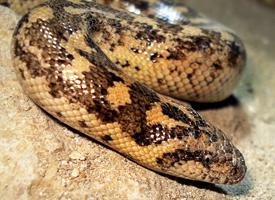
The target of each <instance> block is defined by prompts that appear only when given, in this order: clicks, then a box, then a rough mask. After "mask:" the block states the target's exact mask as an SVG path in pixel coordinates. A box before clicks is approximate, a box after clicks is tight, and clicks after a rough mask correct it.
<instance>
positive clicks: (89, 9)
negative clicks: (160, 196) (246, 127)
mask: <svg viewBox="0 0 275 200" xmlns="http://www.w3.org/2000/svg"><path fill="white" fill-rule="evenodd" d="M22 2H24V3H23V4H22ZM34 2H35V1H34ZM34 2H32V1H8V2H5V3H3V1H2V4H6V5H9V6H10V7H15V8H16V6H17V7H20V6H23V7H24V8H25V9H28V8H29V7H30V6H33V5H35V4H34ZM39 3H42V4H40V5H38V6H36V7H35V8H34V9H32V10H31V11H30V12H27V14H25V15H24V16H23V17H22V19H21V20H20V22H19V23H18V25H17V28H16V30H15V32H14V36H13V45H12V57H13V61H14V67H15V68H16V71H17V72H18V73H17V74H18V78H19V79H20V83H21V84H22V87H23V88H24V90H25V92H26V93H27V94H28V96H29V97H30V98H31V99H32V100H33V101H34V102H35V103H36V104H37V105H39V106H40V107H41V108H43V109H44V110H45V111H46V112H48V113H50V114H51V115H52V116H54V117H55V118H57V119H59V120H60V121H62V122H64V123H65V124H67V125H69V126H71V127H73V128H75V129H77V130H79V131H81V132H83V133H85V134H86V135H88V136H90V137H92V138H94V139H96V140H97V141H100V142H101V143H103V144H105V145H107V146H109V147H111V148H112V149H114V150H115V151H117V152H119V153H121V154H122V155H124V156H126V157H127V158H129V159H131V160H133V161H135V162H136V163H138V164H140V165H142V166H144V167H146V168H149V169H152V170H154V171H157V172H161V173H165V174H169V175H173V176H177V177H183V178H187V179H193V180H199V181H204V182H211V183H218V184H235V183H238V182H240V181H241V180H242V179H243V177H244V175H245V173H246V165H245V161H244V158H243V156H242V154H241V153H240V151H239V150H238V149H237V148H236V147H235V146H234V145H233V144H232V142H231V141H230V140H229V139H228V138H227V137H226V135H225V134H224V133H223V132H222V131H221V130H220V129H218V128H216V127H214V126H213V125H211V124H210V123H209V122H207V121H206V120H205V119H203V118H202V117H201V116H200V115H199V114H198V113H197V112H196V111H195V110H193V109H192V107H190V106H189V105H188V104H186V103H183V102H181V101H179V100H175V99H181V100H187V101H196V102H216V101H221V100H223V99H225V98H226V97H228V96H229V95H230V94H231V93H232V90H233V89H234V87H235V86H236V84H237V82H238V80H239V79H240V75H241V73H242V71H243V68H244V65H245V49H244V46H243V44H242V42H241V41H240V39H239V38H238V37H237V36H236V35H235V34H234V33H233V32H232V31H231V30H230V29H228V28H226V27H224V26H222V25H220V24H218V23H216V22H214V21H212V20H209V19H208V18H206V17H204V16H202V15H201V14H198V13H197V12H196V11H194V10H192V9H191V8H189V7H187V6H185V5H183V4H182V3H178V2H170V1H168V0H157V1H156V0H151V1H143V0H138V1H133V0H121V1H119V0H102V1H96V2H94V1H86V0H51V1H47V2H44V1H41V2H39ZM160 93H161V94H160ZM168 96H170V97H168ZM172 97H174V98H175V99H174V98H172Z"/></svg>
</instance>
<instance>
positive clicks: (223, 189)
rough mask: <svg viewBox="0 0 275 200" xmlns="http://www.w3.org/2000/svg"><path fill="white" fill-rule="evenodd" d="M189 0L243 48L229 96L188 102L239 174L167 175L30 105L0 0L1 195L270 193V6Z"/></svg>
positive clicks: (273, 41)
mask: <svg viewBox="0 0 275 200" xmlns="http://www.w3.org/2000/svg"><path fill="white" fill-rule="evenodd" d="M188 2H190V4H192V5H193V7H196V8H197V9H199V10H201V11H203V12H204V13H205V14H207V15H209V16H211V17H212V18H216V19H218V20H219V21H221V22H223V23H224V24H226V25H228V26H230V27H231V28H233V29H234V30H236V31H237V32H238V34H239V35H240V36H241V37H242V38H243V40H244V42H245V44H246V47H247V50H248V65H247V69H246V72H245V75H244V78H243V79H242V82H241V84H240V86H239V87H238V89H237V90H236V92H235V97H231V98H229V99H228V100H226V101H225V102H223V103H219V104H212V105H194V107H195V108H196V109H199V110H201V112H202V114H203V115H205V116H206V117H207V118H208V119H209V120H210V121H211V122H212V123H214V124H216V125H217V126H219V127H220V128H222V129H223V130H225V131H226V132H228V133H229V134H230V135H231V137H232V139H233V140H234V142H235V144H236V146H238V148H239V149H240V150H241V151H242V152H243V154H244V156H245V159H246V163H247V166H248V172H247V176H246V177H245V179H244V181H243V182H242V183H241V184H239V185H235V186H215V185H211V184H206V183H199V182H193V181H187V180H183V179H177V178H173V177H166V176H163V175H160V174H157V173H155V172H152V171H149V170H147V169H145V168H143V167H141V166H139V165H137V164H135V163H133V162H131V161H129V160H127V159H125V158H124V157H122V156H120V155H119V154H117V153H115V152H113V151H111V150H109V149H108V148H106V147H104V146H102V145H100V144H98V143H97V142H95V141H93V140H90V139H88V138H87V137H85V136H84V135H83V134H81V133H78V132H76V131H74V130H72V129H70V128H68V127H66V126H64V125H63V124H61V123H58V122H57V121H56V120H54V119H53V118H51V117H50V116H49V115H47V114H46V113H45V112H43V111H42V110H41V109H39V108H38V107H37V106H35V105H34V104H33V103H32V102H31V101H30V100H29V99H28V97H27V96H26V95H25V94H24V93H23V90H22V89H21V87H20V85H19V83H18V82H17V80H16V76H15V73H14V70H13V68H12V64H11V60H10V42H11V36H12V31H13V29H14V27H15V24H16V22H17V20H18V17H16V16H15V14H14V13H13V12H12V11H10V10H9V9H7V8H4V7H0V44H1V45H0V93H1V95H0V152H1V154H0V177H1V178H0V196H1V199H210V200H211V199H272V198H274V196H275V153H274V152H275V139H274V132H275V112H274V105H275V104H274V103H275V100H274V99H275V90H274V85H275V78H274V72H275V59H274V55H275V38H274V35H275V27H274V21H275V13H274V10H272V9H269V8H268V7H262V6H261V4H258V3H257V1H251V0H232V1H227V0H205V1H201V0H193V1H192V2H191V1H188ZM223 8H226V10H224V9H223ZM247 8H249V9H247Z"/></svg>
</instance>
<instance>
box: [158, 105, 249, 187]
mask: <svg viewBox="0 0 275 200" xmlns="http://www.w3.org/2000/svg"><path fill="white" fill-rule="evenodd" d="M178 108H180V107H178ZM178 108H176V107H173V106H170V107H169V108H166V109H164V110H163V113H164V114H167V115H169V117H170V118H173V119H174V120H177V121H182V122H183V121H184V122H185V124H186V125H188V126H189V127H188V128H187V127H186V126H177V127H175V128H172V129H170V130H169V131H170V133H169V134H171V135H173V136H176V137H177V139H176V140H173V141H170V142H168V145H167V146H173V148H171V150H169V151H167V152H165V153H163V154H162V156H161V157H159V158H157V160H156V161H157V163H158V166H159V167H160V168H161V171H166V172H167V173H168V174H170V175H173V176H178V177H183V178H187V179H193V180H199V181H204V182H210V183H217V184H236V183H238V182H240V181H241V180H242V179H243V178H244V176H245V173H246V165H245V161H244V157H243V156H242V154H241V153H240V151H239V150H238V149H237V148H236V147H235V146H234V145H233V144H232V142H231V141H230V140H229V139H228V138H227V137H226V135H225V134H224V133H223V132H222V131H221V130H219V129H217V128H215V127H214V126H213V125H211V124H210V123H208V122H207V121H206V120H204V119H203V118H202V117H201V116H200V115H199V114H198V113H197V112H196V111H194V110H193V109H192V108H187V109H186V108H182V107H181V108H180V109H178ZM168 111H169V112H168ZM167 148H168V147H167Z"/></svg>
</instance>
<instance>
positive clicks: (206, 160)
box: [204, 154, 212, 165]
mask: <svg viewBox="0 0 275 200" xmlns="http://www.w3.org/2000/svg"><path fill="white" fill-rule="evenodd" d="M211 159H212V156H211V155H210V154H207V155H205V156H204V164H205V165H209V164H210V162H211Z"/></svg>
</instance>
